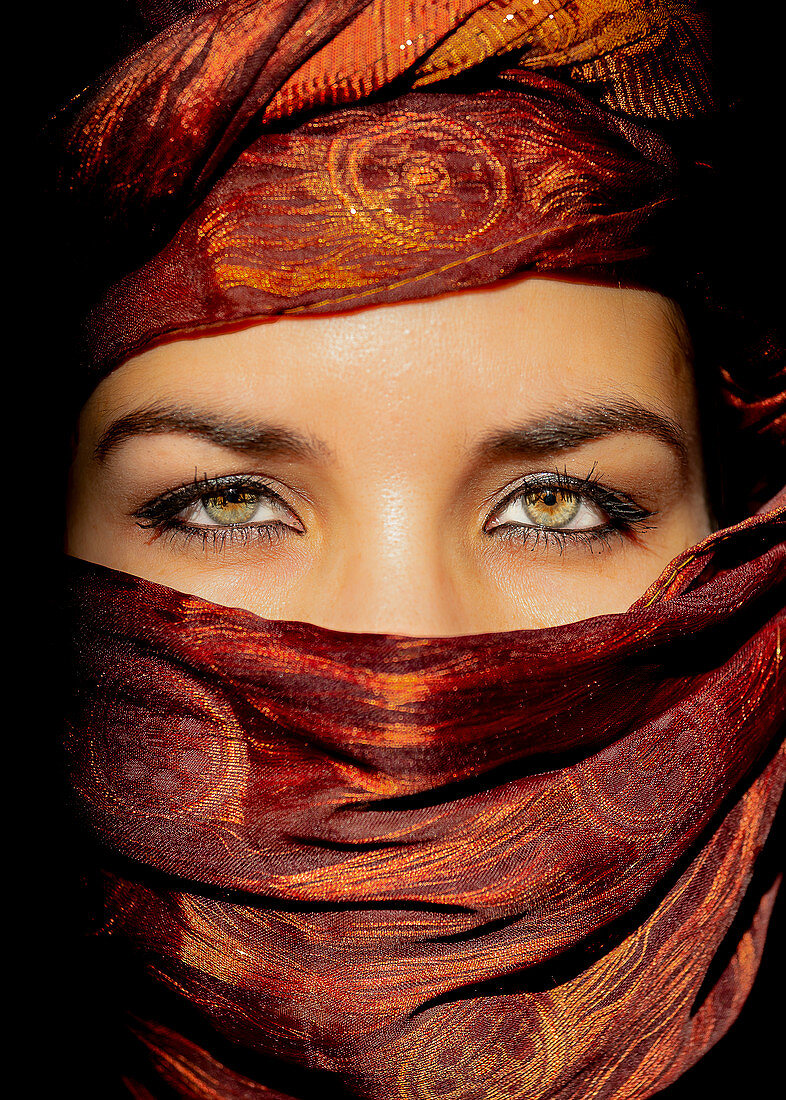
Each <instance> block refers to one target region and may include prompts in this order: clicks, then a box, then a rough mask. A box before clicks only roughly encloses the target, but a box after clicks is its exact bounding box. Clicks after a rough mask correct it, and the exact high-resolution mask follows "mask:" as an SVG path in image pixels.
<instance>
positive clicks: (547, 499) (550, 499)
mask: <svg viewBox="0 0 786 1100" xmlns="http://www.w3.org/2000/svg"><path fill="white" fill-rule="evenodd" d="M542 499H543V503H544V504H545V505H547V506H548V507H549V508H553V507H554V505H555V504H556V503H557V494H556V493H552V492H550V491H549V492H545V493H544V494H543V498H542Z"/></svg>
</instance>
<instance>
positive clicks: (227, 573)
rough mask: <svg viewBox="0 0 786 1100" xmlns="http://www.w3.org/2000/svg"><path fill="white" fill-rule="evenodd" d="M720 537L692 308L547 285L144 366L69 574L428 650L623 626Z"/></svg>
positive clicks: (90, 411) (100, 463)
mask: <svg viewBox="0 0 786 1100" xmlns="http://www.w3.org/2000/svg"><path fill="white" fill-rule="evenodd" d="M710 526H711V520H710V516H709V512H708V506H707V502H706V495H705V487H704V476H703V470H702V464H701V451H700V441H699V435H698V425H697V413H696V402H695V394H694V390H693V383H692V376H691V370H690V366H689V363H688V360H687V352H686V348H685V342H684V340H683V339H681V337H680V322H679V316H678V314H677V313H676V311H675V310H674V308H673V307H672V306H671V305H670V303H669V302H668V301H667V300H666V299H664V298H662V297H660V296H659V295H657V294H654V293H651V292H646V291H637V290H628V289H626V290H620V289H614V288H610V287H601V286H591V285H582V284H573V283H568V282H562V281H557V280H550V279H541V278H532V277H529V278H523V279H518V280H516V281H513V282H509V283H506V284H499V285H497V286H495V287H492V288H490V289H485V290H473V291H462V292H460V293H456V294H451V295H447V296H445V297H442V298H436V299H426V300H423V301H417V302H407V303H400V304H396V305H390V306H381V307H377V308H372V309H365V310H359V311H356V312H354V313H347V314H335V315H329V316H315V317H284V318H279V319H277V320H275V322H272V323H271V322H263V323H255V324H252V325H250V326H248V327H245V328H242V329H239V330H235V331H233V332H228V333H223V334H220V335H202V336H199V337H198V338H192V339H180V340H176V341H173V342H171V343H168V344H165V345H162V346H159V347H157V348H154V349H151V350H150V351H147V352H144V353H142V354H140V355H138V356H136V357H135V358H134V359H132V360H130V361H129V362H127V363H126V364H124V365H123V366H122V367H121V368H120V369H118V370H117V371H115V372H114V373H113V374H111V375H109V377H107V378H106V379H105V380H104V381H103V382H101V384H100V385H99V386H98V388H97V389H96V390H95V392H94V393H93V395H92V397H91V398H90V400H89V401H88V403H87V405H86V407H85V409H84V411H83V414H82V417H81V420H80V425H79V433H78V446H77V451H76V457H75V462H74V467H73V476H72V492H71V501H70V510H69V527H68V542H67V549H68V551H69V553H71V554H74V555H76V556H78V557H81V558H86V559H87V560H89V561H92V562H96V563H98V564H102V565H106V566H110V567H112V568H115V569H120V570H123V571H125V572H127V573H132V574H135V575H137V576H141V577H145V578H148V579H150V580H153V581H157V582H159V583H161V584H165V585H168V586H170V587H172V588H176V589H179V590H181V591H183V592H189V593H193V594H195V595H198V596H202V597H204V598H206V599H208V600H211V601H213V602H216V603H220V604H228V605H232V606H237V607H244V608H247V609H249V610H250V611H254V612H256V613H257V614H259V615H262V616H264V617H266V618H274V619H278V618H281V619H293V620H304V621H307V622H312V623H316V624H318V625H321V626H327V627H332V628H335V629H340V630H350V631H372V632H376V633H396V634H411V635H420V636H433V635H458V634H473V633H477V632H482V631H497V630H511V629H518V628H523V627H540V626H549V625H556V624H559V623H565V622H571V621H575V620H578V619H583V618H587V617H589V616H593V615H598V614H604V613H607V612H618V611H623V610H625V609H626V608H628V607H629V606H630V605H631V604H632V603H633V602H634V601H635V600H636V599H637V598H638V597H639V596H640V595H641V594H642V593H643V592H644V591H645V590H646V588H647V587H648V585H649V584H650V583H651V582H652V581H653V580H655V578H656V577H657V576H658V574H659V573H660V572H661V570H662V569H663V567H664V566H665V565H666V564H667V563H668V562H669V561H670V560H671V558H673V557H674V556H675V555H676V554H678V553H679V552H680V551H681V550H683V549H684V548H685V547H687V546H690V545H691V544H693V543H695V542H696V541H698V540H699V539H701V538H702V537H703V536H704V535H706V534H707V533H708V532H709V531H710Z"/></svg>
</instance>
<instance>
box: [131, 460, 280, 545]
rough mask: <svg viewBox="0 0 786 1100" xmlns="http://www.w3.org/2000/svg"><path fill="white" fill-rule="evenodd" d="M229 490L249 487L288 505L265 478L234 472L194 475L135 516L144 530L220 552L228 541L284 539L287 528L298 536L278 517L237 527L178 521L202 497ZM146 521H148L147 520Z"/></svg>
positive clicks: (159, 536) (149, 502) (241, 542)
mask: <svg viewBox="0 0 786 1100" xmlns="http://www.w3.org/2000/svg"><path fill="white" fill-rule="evenodd" d="M228 489H247V490H251V491H252V492H255V493H259V494H260V496H264V497H267V498H268V499H269V500H272V501H275V502H276V503H277V504H282V505H284V507H288V506H287V505H286V503H285V502H284V501H283V500H282V499H281V497H280V496H279V494H278V493H277V492H276V491H275V489H273V487H272V485H271V484H269V483H268V482H267V481H266V480H265V479H264V478H261V477H251V476H249V475H248V474H239V475H231V476H229V477H215V478H208V477H207V475H205V476H204V477H201V478H200V477H198V476H195V477H194V480H193V482H192V483H191V484H190V485H183V486H181V487H180V488H179V489H172V490H170V491H169V492H167V493H163V494H162V495H161V496H159V497H156V498H155V499H154V500H151V501H148V502H147V503H146V504H143V505H142V507H141V508H137V509H136V511H134V513H133V515H134V517H135V518H136V520H137V526H138V527H142V528H143V529H145V530H152V531H154V532H155V537H156V538H161V537H163V538H168V539H170V541H173V540H174V539H176V538H177V539H179V540H181V541H182V542H183V543H185V544H186V545H188V544H189V543H191V542H193V540H194V539H197V540H199V541H200V542H201V543H202V546H203V547H204V548H205V549H207V548H208V547H210V549H213V550H216V551H218V552H219V553H220V552H221V551H222V550H223V549H224V547H225V545H226V543H227V541H229V542H231V543H240V544H241V545H243V546H246V545H248V543H250V542H251V541H252V540H255V539H258V540H260V541H265V542H267V543H268V544H270V543H272V542H273V541H274V540H280V539H282V538H284V536H285V531H287V530H288V531H290V532H291V533H292V534H295V535H299V534H300V532H299V531H295V530H294V529H293V528H290V527H288V526H287V524H285V523H282V522H281V521H280V520H276V521H274V522H272V523H255V524H250V523H249V524H237V525H235V526H229V525H227V526H225V527H221V526H218V525H217V526H215V527H208V526H200V525H198V524H193V523H185V522H183V521H182V520H179V519H178V518H177V517H178V514H179V513H180V512H182V511H183V509H184V508H187V507H188V506H189V505H190V504H196V503H197V502H198V501H199V500H200V498H202V497H206V496H209V495H210V494H213V493H216V494H217V493H220V492H221V491H222V490H223V491H226V490H228ZM145 521H147V522H145Z"/></svg>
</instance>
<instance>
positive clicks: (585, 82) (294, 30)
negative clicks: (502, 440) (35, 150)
mask: <svg viewBox="0 0 786 1100" xmlns="http://www.w3.org/2000/svg"><path fill="white" fill-rule="evenodd" d="M146 6H147V5H145V4H143V5H142V7H143V10H144V9H145V7H146ZM183 7H184V5H182V4H179V5H176V6H175V7H174V8H172V7H171V6H170V7H169V8H168V9H167V10H168V14H169V17H170V18H171V17H172V16H175V15H178V14H179V15H180V17H179V18H174V20H173V21H172V22H170V23H168V24H167V25H166V26H164V28H163V29H160V28H161V25H162V22H164V23H166V19H167V17H166V12H165V15H164V16H163V17H162V15H161V12H160V5H158V4H154V5H152V9H153V16H154V18H153V19H152V26H153V27H154V28H156V29H158V33H157V34H156V35H154V36H153V37H152V38H151V39H150V40H149V41H148V42H146V43H144V44H142V45H140V46H139V48H138V49H137V50H135V51H134V52H132V54H131V55H130V56H129V57H128V58H127V59H125V60H123V61H122V62H120V63H119V64H118V65H117V66H115V68H114V69H113V70H112V71H111V72H110V73H108V74H107V75H106V76H105V77H104V79H103V81H102V82H101V83H100V85H99V87H98V88H97V89H93V90H92V94H90V95H86V96H85V102H82V101H81V99H78V100H77V102H76V103H75V104H73V105H72V106H71V111H70V113H69V114H68V116H67V123H68V125H65V124H64V125H65V134H64V146H65V158H64V163H63V164H62V166H61V187H62V190H63V191H64V192H65V193H66V194H67V195H68V197H69V202H70V203H71V208H70V209H69V211H68V214H67V219H68V220H69V221H73V223H74V225H75V226H77V227H78V229H77V231H76V232H75V234H74V240H75V247H78V248H79V249H80V250H81V249H84V248H86V247H88V244H86V242H93V245H94V246H95V247H98V248H99V251H100V253H101V258H100V259H97V260H96V262H95V266H96V267H97V268H98V269H99V270H100V271H104V270H105V269H106V270H107V271H108V270H110V269H111V270H112V271H113V276H112V278H111V279H109V280H108V285H105V286H102V287H101V289H100V293H98V295H97V300H96V301H95V302H94V303H93V308H92V310H90V311H89V316H88V318H87V321H86V324H85V332H84V347H83V352H82V354H83V357H84V360H85V362H86V364H87V365H88V366H89V367H90V368H91V369H92V371H93V372H99V373H102V372H105V371H107V370H109V369H111V368H112V367H113V366H115V365H116V364H117V363H118V362H120V361H122V360H123V359H124V358H126V357H127V356H128V355H129V354H131V353H133V352H134V351H136V350H139V349H140V348H142V347H145V346H148V345H149V344H150V343H151V342H153V341H156V340H160V339H162V338H163V337H166V336H167V335H168V334H169V333H171V332H176V331H182V330H187V329H193V328H197V327H201V326H209V325H214V326H215V325H219V324H225V323H229V322H232V321H237V320H239V319H241V318H247V317H255V316H264V315H269V314H280V313H289V312H300V311H303V310H306V311H308V312H310V313H314V312H319V311H321V310H334V309H340V308H343V309H346V308H350V307H352V306H358V305H370V304H373V303H378V302H386V301H396V300H397V299H400V298H417V297H423V296H427V295H434V294H438V293H441V292H443V291H445V290H455V289H459V288H461V287H469V286H478V285H481V284H486V283H490V282H494V281H496V280H498V279H500V278H502V277H504V276H505V275H509V274H511V273H514V272H517V271H523V270H533V271H553V270H560V269H562V270H565V269H568V270H571V271H572V272H573V273H574V274H575V273H576V272H579V273H582V272H583V273H585V274H596V275H597V274H599V273H602V274H604V275H605V276H607V277H609V278H614V279H618V278H623V277H624V278H629V279H633V278H638V279H641V278H643V277H644V274H643V273H644V271H645V270H646V268H645V267H644V263H645V262H646V261H647V259H648V258H649V256H650V253H651V252H652V250H653V240H654V239H655V238H656V237H657V236H658V235H662V234H663V224H662V223H663V219H664V217H666V216H667V215H668V213H669V211H670V209H671V207H672V206H673V204H674V200H675V198H676V197H677V194H678V184H677V179H676V161H675V158H674V157H673V155H672V154H671V152H670V150H669V147H668V145H667V144H666V142H664V141H663V140H662V139H661V138H659V137H658V136H657V133H656V132H655V130H653V129H652V128H645V127H643V126H642V125H641V124H640V123H637V122H636V121H634V119H635V118H638V119H649V118H658V119H664V118H680V117H684V116H687V115H692V114H696V113H698V112H700V111H701V110H702V109H703V108H704V107H706V106H707V104H708V103H709V89H708V82H707V71H706V70H707V46H706V37H707V32H706V27H705V21H704V19H703V18H702V17H701V16H699V15H697V14H696V13H695V12H694V11H693V10H692V8H691V6H690V5H688V4H685V3H677V2H674V0H637V2H634V3H630V2H621V0H566V2H560V0H460V2H457V3H451V4H447V3H437V2H436V0H371V2H369V0H340V2H338V3H337V2H336V0H331V2H330V3H326V2H325V0H309V2H307V3H304V2H303V0H276V2H273V3H265V4H262V3H259V2H253V0H226V2H224V3H218V4H196V5H194V4H189V5H188V9H189V10H188V12H187V13H186V14H182V9H183ZM490 62H491V63H493V72H491V73H490V74H489V73H487V74H486V75H485V76H479V75H477V72H478V66H481V71H483V69H482V66H483V64H484V63H485V64H486V65H488V64H489V63H490ZM555 76H559V77H560V78H561V79H560V80H555V79H554V77H555ZM564 77H568V79H569V82H568V83H567V84H566V83H565V80H564V79H562V78H564ZM478 80H483V81H484V83H483V85H482V87H481V88H479V87H478V86H477V84H475V85H473V84H472V81H475V82H477V81H478ZM587 93H591V94H592V95H593V96H594V99H593V98H589V95H588V94H587ZM369 97H372V98H371V101H369ZM342 104H344V105H351V109H343V110H336V109H335V108H336V106H337V105H342ZM64 216H65V215H64ZM649 281H650V282H651V281H652V277H651V276H650V278H649Z"/></svg>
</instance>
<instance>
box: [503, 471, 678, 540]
mask: <svg viewBox="0 0 786 1100" xmlns="http://www.w3.org/2000/svg"><path fill="white" fill-rule="evenodd" d="M533 489H540V490H552V491H556V492H559V493H565V494H569V495H573V496H574V497H578V498H580V499H582V500H587V499H589V500H590V501H591V502H592V503H593V504H595V505H597V506H598V507H599V508H601V509H602V510H603V511H604V512H606V514H607V515H608V516H609V522H608V523H606V524H604V525H603V526H599V527H590V528H586V529H583V530H582V529H578V530H559V529H556V528H549V527H537V526H525V525H523V524H521V525H516V524H502V525H500V526H498V527H496V528H494V530H493V531H489V532H487V534H489V535H494V536H495V537H497V538H501V539H505V540H507V541H511V542H517V543H518V544H519V545H520V546H527V545H529V546H530V547H531V548H532V549H533V550H536V549H537V548H538V547H539V546H543V547H545V548H547V549H548V548H549V547H554V548H556V549H557V550H559V552H560V553H564V551H565V548H566V546H568V545H569V544H573V545H577V544H580V545H584V546H587V547H588V548H589V549H590V550H591V551H593V550H594V549H595V548H596V547H597V548H598V549H602V548H604V547H607V546H609V545H610V543H611V542H612V540H614V539H617V540H619V541H620V542H621V541H622V540H623V539H624V538H625V536H628V537H630V536H631V535H633V534H634V532H638V531H649V530H651V529H652V526H651V525H650V524H648V523H647V520H650V519H652V518H653V517H654V516H655V515H656V513H655V512H653V511H649V510H648V509H646V508H642V507H641V505H639V504H636V502H635V501H634V500H631V498H630V497H628V496H626V495H625V494H624V493H618V492H615V491H614V490H612V489H608V488H606V486H605V485H603V484H601V482H600V480H599V478H598V476H597V475H596V473H595V466H593V467H592V469H591V470H590V471H589V473H588V474H587V475H586V476H585V477H583V478H575V477H571V475H570V474H569V473H568V472H567V470H562V471H560V470H554V472H553V473H551V472H550V473H548V474H535V475H531V476H529V477H528V478H527V480H526V482H525V483H524V484H523V485H521V486H520V487H519V488H518V489H515V490H514V491H513V492H511V493H508V495H507V496H505V497H503V499H502V500H501V501H499V503H497V504H496V505H495V506H494V509H493V511H492V515H494V513H496V512H498V511H500V510H501V509H502V508H506V507H509V506H510V505H511V504H514V503H515V502H516V501H517V500H520V499H522V498H524V497H526V496H527V494H528V493H531V492H532V490H533ZM487 522H488V521H487Z"/></svg>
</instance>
